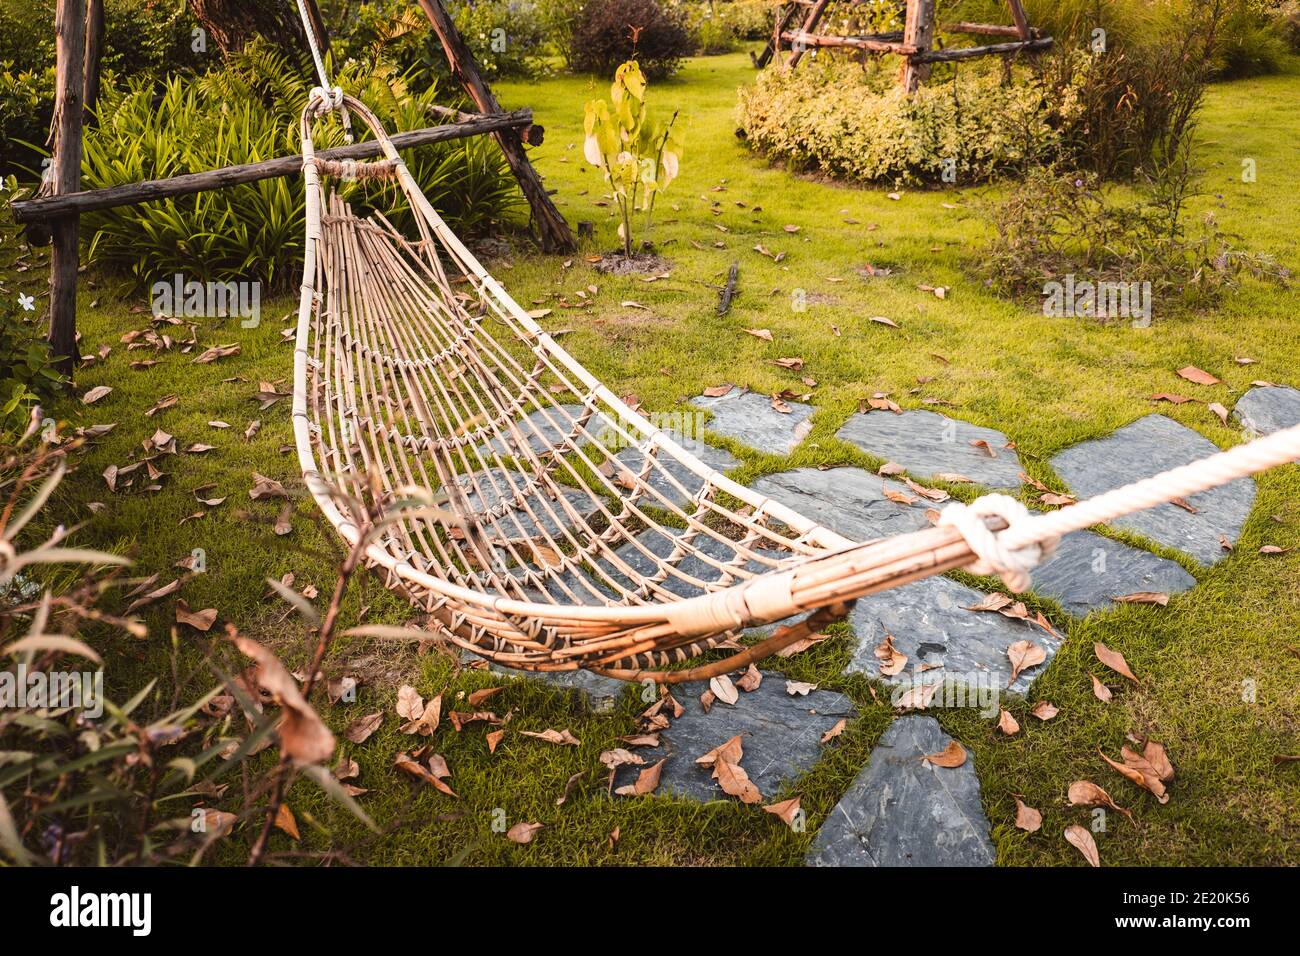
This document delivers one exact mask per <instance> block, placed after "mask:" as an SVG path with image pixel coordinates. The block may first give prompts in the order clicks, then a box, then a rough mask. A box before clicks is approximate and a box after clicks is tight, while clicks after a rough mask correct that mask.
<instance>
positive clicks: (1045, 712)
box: [1029, 700, 1060, 720]
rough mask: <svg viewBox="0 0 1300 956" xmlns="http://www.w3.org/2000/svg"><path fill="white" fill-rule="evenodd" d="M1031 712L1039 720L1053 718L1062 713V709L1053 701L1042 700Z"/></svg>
mask: <svg viewBox="0 0 1300 956" xmlns="http://www.w3.org/2000/svg"><path fill="white" fill-rule="evenodd" d="M1029 712H1030V713H1031V714H1033V715H1034V716H1035V717H1037V718H1038V719H1039V720H1051V719H1052V718H1053V717H1055V716H1056V715H1057V714H1059V713H1060V710H1059V709H1058V708H1057V706H1056V705H1055V704H1053V703H1052V702H1051V701H1046V700H1040V701H1039V702H1038V703H1036V704H1034V706H1033V708H1032V709H1031V710H1030V711H1029Z"/></svg>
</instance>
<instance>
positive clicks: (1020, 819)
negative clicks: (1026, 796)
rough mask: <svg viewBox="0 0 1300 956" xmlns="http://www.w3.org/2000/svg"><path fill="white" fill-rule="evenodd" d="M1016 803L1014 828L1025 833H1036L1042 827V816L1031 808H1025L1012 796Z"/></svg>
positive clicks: (1022, 803) (1021, 802)
mask: <svg viewBox="0 0 1300 956" xmlns="http://www.w3.org/2000/svg"><path fill="white" fill-rule="evenodd" d="M1012 799H1013V800H1015V801H1016V827H1017V828H1019V829H1021V830H1024V831H1025V832H1026V833H1037V832H1038V829H1039V828H1040V827H1041V826H1042V825H1043V815H1042V814H1041V813H1039V812H1038V811H1037V810H1035V809H1034V808H1033V807H1030V806H1026V805H1025V803H1024V801H1022V800H1021V799H1020V798H1019V797H1017V796H1014V795H1013V796H1012Z"/></svg>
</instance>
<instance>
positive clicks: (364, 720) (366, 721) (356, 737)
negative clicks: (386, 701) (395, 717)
mask: <svg viewBox="0 0 1300 956" xmlns="http://www.w3.org/2000/svg"><path fill="white" fill-rule="evenodd" d="M383 722H384V715H383V713H382V712H381V711H376V712H375V713H373V714H366V715H365V716H364V717H358V718H357V719H356V720H354V721H352V723H350V724H348V726H347V729H346V730H344V731H343V736H344V737H346V738H347V739H348V740H350V741H352V742H353V743H354V744H361V743H365V742H366V739H367V738H368V737H369V736H370V735H371V734H373V733H374V732H375V731H376V730H378V729H379V725H380V724H382V723H383Z"/></svg>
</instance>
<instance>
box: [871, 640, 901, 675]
mask: <svg viewBox="0 0 1300 956" xmlns="http://www.w3.org/2000/svg"><path fill="white" fill-rule="evenodd" d="M874 653H875V655H876V660H878V661H880V673H881V675H882V676H884V677H893V676H894V675H896V674H900V673H902V671H903V668H904V667H906V666H907V655H906V654H904V653H903V652H902V651H900V650H899V649H898V648H896V647H895V646H894V635H892V634H886V635H885V639H884V640H883V641H881V642H880V643H879V644H878V645H876V648H875V651H874Z"/></svg>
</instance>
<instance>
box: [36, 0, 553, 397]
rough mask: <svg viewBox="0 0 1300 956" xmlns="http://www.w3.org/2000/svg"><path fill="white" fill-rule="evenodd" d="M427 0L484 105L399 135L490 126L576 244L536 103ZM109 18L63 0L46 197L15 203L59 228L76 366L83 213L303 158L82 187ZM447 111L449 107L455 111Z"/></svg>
mask: <svg viewBox="0 0 1300 956" xmlns="http://www.w3.org/2000/svg"><path fill="white" fill-rule="evenodd" d="M418 2H419V4H420V7H421V9H423V10H424V12H425V15H426V16H428V18H429V22H430V24H432V26H433V30H434V32H435V33H436V34H437V36H438V39H439V41H440V42H441V43H442V48H443V51H444V52H445V53H446V55H447V62H448V63H449V64H450V65H451V72H452V75H453V76H454V77H455V78H456V79H457V80H458V81H459V82H460V84H461V86H463V87H464V89H465V92H466V94H467V95H468V96H469V98H470V99H471V100H472V101H473V102H474V104H475V105H476V106H477V107H478V109H479V110H480V112H478V113H468V114H467V113H456V114H455V117H454V120H455V121H454V122H450V123H445V124H443V125H441V126H433V127H427V128H424V129H419V130H411V131H409V132H407V133H403V134H399V135H397V136H394V137H393V142H394V143H395V144H396V145H398V146H400V147H414V146H422V145H426V144H428V143H435V142H445V141H447V140H452V139H462V138H464V137H467V136H479V135H483V134H488V135H491V136H492V137H493V138H494V139H495V140H496V141H497V144H498V145H499V146H500V147H501V152H502V153H503V154H504V156H505V159H506V163H507V165H508V166H509V167H510V171H511V173H513V174H514V177H515V179H516V180H518V182H519V188H520V190H521V191H522V192H523V194H524V198H525V199H527V200H528V204H529V207H530V208H531V210H532V223H533V225H534V226H535V227H536V229H537V235H538V241H539V243H540V244H541V247H542V249H543V251H546V252H558V253H568V252H572V251H574V250H575V249H576V248H577V245H578V244H577V241H576V240H575V239H574V237H573V233H572V231H570V229H569V224H568V223H567V222H565V220H564V217H563V216H562V215H560V211H559V210H558V209H556V208H555V204H554V203H553V202H551V197H550V195H549V194H548V193H547V191H546V187H545V186H544V185H543V184H542V179H541V177H540V176H539V175H538V174H537V170H536V169H534V168H533V165H532V163H530V162H529V161H528V155H527V153H526V152H525V151H524V145H525V144H529V145H537V144H539V143H541V141H542V135H543V130H542V128H541V127H540V126H537V125H535V124H534V123H533V116H532V111H531V110H527V109H522V110H515V111H513V112H510V113H506V112H503V111H502V109H501V105H500V104H499V103H498V102H497V99H496V97H495V96H493V95H492V90H491V89H490V88H489V87H488V85H487V83H486V82H485V81H484V79H483V76H482V74H481V73H480V72H479V67H478V63H477V61H476V60H475V59H474V55H473V54H472V53H471V52H470V50H469V47H467V46H466V45H465V41H464V40H462V39H461V37H460V34H459V33H458V32H457V30H456V27H455V25H454V24H453V23H452V19H451V17H450V16H449V15H448V14H447V11H446V8H445V7H443V5H442V0H418ZM306 3H307V7H308V10H309V13H310V14H311V20H312V22H313V25H314V26H315V27H316V29H317V30H319V31H320V32H321V34H322V35H321V36H320V40H321V41H322V43H321V45H322V46H326V45H327V43H328V38H327V37H325V36H323V27H320V26H319V25H320V24H321V23H323V21H322V20H321V18H320V16H319V10H318V9H317V5H316V0H306ZM102 23H103V8H102V0H58V6H57V8H56V14H55V33H56V38H57V66H56V90H55V106H54V124H53V127H54V129H53V138H54V155H53V159H52V163H51V172H50V175H49V177H48V178H47V181H46V183H45V185H44V186H43V187H42V190H41V193H40V194H39V195H38V197H37V198H35V199H29V200H25V201H21V202H15V203H13V204H12V206H11V208H12V209H13V213H14V219H15V220H16V221H17V222H20V223H48V225H49V229H50V233H51V235H52V238H53V252H52V255H51V259H50V327H49V328H50V331H49V344H50V351H51V353H52V354H53V355H55V356H57V357H58V358H59V363H58V364H59V369H60V370H61V371H62V372H64V373H65V374H67V375H69V376H71V374H72V373H73V371H74V370H75V368H76V366H77V365H78V363H79V362H80V355H79V351H78V347H77V271H78V267H79V262H78V232H79V221H80V216H81V214H82V213H85V212H92V211H94V210H96V209H110V208H113V207H114V206H124V205H135V204H137V203H142V202H149V201H151V200H155V199H164V198H167V197H169V196H184V195H189V194H192V193H199V192H205V191H207V190H210V189H220V188H222V187H225V186H234V185H238V184H240V183H249V182H256V181H257V180H260V179H269V178H273V177H277V176H295V175H297V174H298V172H299V171H300V170H301V168H302V157H300V156H287V157H282V158H280V159H272V160H266V161H264V162H260V163H248V164H245V165H243V166H227V167H224V168H222V169H213V170H207V171H202V172H193V173H187V174H185V175H182V176H173V177H170V178H168V179H157V180H151V181H149V182H142V183H130V184H127V185H123V186H113V187H110V188H107V189H92V190H86V191H82V190H81V138H82V126H83V123H84V121H85V116H84V113H85V106H86V100H87V91H88V89H89V90H93V89H94V88H95V86H96V85H97V81H96V78H97V76H98V55H99V44H98V43H97V42H95V38H96V33H97V32H98V31H102ZM88 25H89V32H90V34H91V38H92V42H91V43H90V52H88V51H87V32H88ZM440 112H442V113H443V114H446V113H449V112H451V111H446V110H443V111H440ZM378 154H379V148H378V145H377V144H375V143H370V142H368V143H358V144H356V145H353V146H346V147H342V148H340V149H337V150H328V151H326V152H325V153H322V154H320V155H321V157H322V158H327V159H362V158H365V157H368V156H376V155H378Z"/></svg>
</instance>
